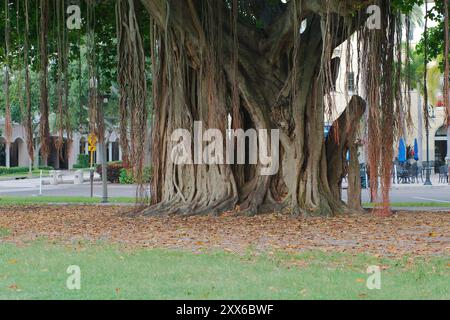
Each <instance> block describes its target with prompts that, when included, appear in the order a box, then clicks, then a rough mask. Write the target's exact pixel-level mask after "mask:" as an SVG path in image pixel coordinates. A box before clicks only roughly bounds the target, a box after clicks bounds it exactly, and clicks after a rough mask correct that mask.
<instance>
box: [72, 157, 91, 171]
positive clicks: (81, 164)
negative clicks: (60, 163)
mask: <svg viewBox="0 0 450 320" xmlns="http://www.w3.org/2000/svg"><path fill="white" fill-rule="evenodd" d="M89 167H90V165H89V155H88V154H79V155H78V158H77V163H76V164H74V165H73V168H74V169H85V168H89Z"/></svg>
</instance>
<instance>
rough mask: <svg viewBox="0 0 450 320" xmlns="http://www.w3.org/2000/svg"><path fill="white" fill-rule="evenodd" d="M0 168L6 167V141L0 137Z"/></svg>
mask: <svg viewBox="0 0 450 320" xmlns="http://www.w3.org/2000/svg"><path fill="white" fill-rule="evenodd" d="M0 167H6V140H5V138H3V137H0Z"/></svg>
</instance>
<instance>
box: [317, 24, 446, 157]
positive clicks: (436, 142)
mask: <svg viewBox="0 0 450 320" xmlns="http://www.w3.org/2000/svg"><path fill="white" fill-rule="evenodd" d="M413 30H414V31H413V32H412V33H411V34H410V35H409V37H410V41H411V45H412V46H414V44H415V43H417V42H418V41H419V39H420V37H421V30H420V29H419V28H413ZM349 41H350V53H349V54H347V51H348V50H347V47H348V46H347V41H346V42H344V43H343V44H342V45H341V46H339V47H338V48H337V49H336V50H335V52H334V56H333V57H334V58H339V60H340V65H339V71H338V75H337V80H336V85H335V88H334V91H333V92H332V93H331V95H332V99H333V100H334V101H333V104H334V105H335V110H330V111H329V112H326V114H325V122H326V123H325V126H329V125H330V124H332V123H333V121H334V120H335V119H337V118H338V117H339V115H340V114H341V113H342V112H343V111H344V110H345V108H346V107H347V105H348V102H349V101H350V98H351V97H352V95H354V94H358V95H360V96H361V97H362V98H363V99H366V94H365V92H364V85H363V79H362V76H358V70H359V69H358V56H357V42H356V41H357V39H356V36H354V37H352V38H351V40H349ZM348 57H349V58H350V63H348V66H349V68H347V58H348ZM357 79H359V81H358V80H357ZM410 95H411V118H412V127H411V128H406V126H405V128H404V130H403V132H401V133H400V136H403V138H404V139H405V143H406V145H407V146H411V147H413V146H414V141H415V140H416V139H417V143H418V147H419V154H418V156H419V161H426V158H427V157H426V154H427V143H426V129H425V121H424V119H423V97H422V96H421V94H420V93H419V92H418V91H417V90H413V91H411V92H410ZM428 110H429V120H430V121H429V122H430V127H429V141H428V142H429V159H430V161H437V162H440V163H444V162H445V161H446V159H448V161H450V137H449V135H450V134H449V132H450V128H447V126H446V125H445V108H444V107H442V106H432V105H429V106H428ZM363 127H364V126H363ZM363 131H364V130H363ZM363 135H364V134H363V133H362V137H361V138H364V136H363ZM394 148H395V150H397V149H398V141H395V145H394ZM395 155H397V154H395ZM393 160H394V159H393ZM360 162H361V163H365V162H366V155H365V152H363V151H362V152H360Z"/></svg>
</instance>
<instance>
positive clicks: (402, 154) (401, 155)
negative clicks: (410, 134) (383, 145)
mask: <svg viewBox="0 0 450 320" xmlns="http://www.w3.org/2000/svg"><path fill="white" fill-rule="evenodd" d="M398 161H399V162H400V163H401V162H405V161H406V145H405V140H403V138H400V142H399V146H398Z"/></svg>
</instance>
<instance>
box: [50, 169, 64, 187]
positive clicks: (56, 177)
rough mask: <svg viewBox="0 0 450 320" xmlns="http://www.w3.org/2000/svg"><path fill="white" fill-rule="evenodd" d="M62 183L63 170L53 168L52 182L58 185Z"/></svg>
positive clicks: (51, 172) (51, 173)
mask: <svg viewBox="0 0 450 320" xmlns="http://www.w3.org/2000/svg"><path fill="white" fill-rule="evenodd" d="M60 183H63V175H62V172H61V171H60V170H51V171H50V184H51V185H54V186H56V185H58V184H60Z"/></svg>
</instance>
